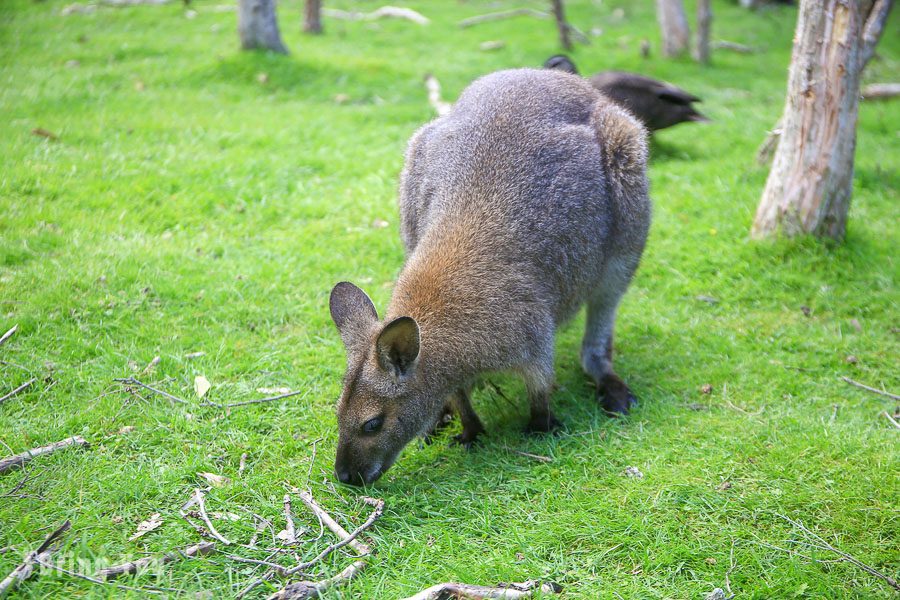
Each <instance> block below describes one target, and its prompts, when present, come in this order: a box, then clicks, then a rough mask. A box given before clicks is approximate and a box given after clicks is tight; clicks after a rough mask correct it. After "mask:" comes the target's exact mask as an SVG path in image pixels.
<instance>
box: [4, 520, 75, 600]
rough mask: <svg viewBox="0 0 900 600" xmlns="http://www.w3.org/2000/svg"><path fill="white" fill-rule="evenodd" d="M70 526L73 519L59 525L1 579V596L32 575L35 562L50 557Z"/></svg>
mask: <svg viewBox="0 0 900 600" xmlns="http://www.w3.org/2000/svg"><path fill="white" fill-rule="evenodd" d="M70 527H72V523H71V521H68V520H67V521H66V522H65V523H63V524H62V525H60V526H59V527H57V528H56V529H55V530H54V531H53V532H52V533H51V534H50V535H48V536H47V537H46V538H45V539H44V542H43V543H42V544H41V545H40V546H38V547H37V549H36V550H33V551H32V552H29V553H28V554H27V555H25V559H24V560H23V561H22V564H20V565H19V566H18V567H16V568H15V569H13V570H12V572H11V573H10V574H9V575H7V576H6V577H5V578H4V579H3V581H0V598H2V597H3V596H5V595H6V593H7V592H8V591H9V590H11V589H12V588H14V587H16V586H17V585H19V584H20V583H21V582H23V581H25V580H26V579H28V578H29V577H31V574H32V572H33V571H34V565H35V564H41V561H42V560H46V559H48V558H50V554H51V553H52V552H53V546H54V544H55V543H56V542H57V541H58V540H59V539H60V538H62V536H63V534H65V533H66V532H67V531H68V530H69V528H70Z"/></svg>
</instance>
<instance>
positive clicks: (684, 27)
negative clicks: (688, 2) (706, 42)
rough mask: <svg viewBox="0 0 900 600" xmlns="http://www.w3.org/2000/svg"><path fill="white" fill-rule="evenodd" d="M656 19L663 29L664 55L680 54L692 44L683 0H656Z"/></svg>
mask: <svg viewBox="0 0 900 600" xmlns="http://www.w3.org/2000/svg"><path fill="white" fill-rule="evenodd" d="M656 19H657V20H658V21H659V28H660V30H661V31H662V41H663V43H662V53H663V56H678V55H679V54H683V53H685V52H687V51H688V50H689V48H690V45H691V28H690V27H689V26H688V20H687V16H686V15H685V13H684V2H683V1H682V0H656Z"/></svg>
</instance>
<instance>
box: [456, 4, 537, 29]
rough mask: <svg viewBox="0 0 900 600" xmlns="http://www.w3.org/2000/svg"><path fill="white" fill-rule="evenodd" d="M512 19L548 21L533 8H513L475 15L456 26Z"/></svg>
mask: <svg viewBox="0 0 900 600" xmlns="http://www.w3.org/2000/svg"><path fill="white" fill-rule="evenodd" d="M513 17H534V18H536V19H549V18H550V15H549V14H548V13H545V12H544V11H542V10H535V9H533V8H514V9H512V10H502V11H499V12H492V13H487V14H485V15H477V16H474V17H469V18H468V19H463V20H462V21H460V22H459V23H457V25H459V26H460V27H462V28H466V27H471V26H472V25H478V24H480V23H487V22H489V21H501V20H503V19H511V18H513Z"/></svg>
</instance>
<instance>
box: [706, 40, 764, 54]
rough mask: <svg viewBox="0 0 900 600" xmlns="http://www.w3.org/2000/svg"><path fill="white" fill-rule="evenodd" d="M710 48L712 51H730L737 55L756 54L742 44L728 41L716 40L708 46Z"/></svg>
mask: <svg viewBox="0 0 900 600" xmlns="http://www.w3.org/2000/svg"><path fill="white" fill-rule="evenodd" d="M710 47H711V48H712V49H713V50H731V51H732V52H737V53H738V54H753V53H754V52H756V50H754V49H753V48H751V47H750V46H745V45H744V44H738V43H737V42H729V41H728V40H716V41H715V42H712V43H711V44H710Z"/></svg>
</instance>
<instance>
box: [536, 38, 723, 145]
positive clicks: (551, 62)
mask: <svg viewBox="0 0 900 600" xmlns="http://www.w3.org/2000/svg"><path fill="white" fill-rule="evenodd" d="M544 68H546V69H556V70H558V71H565V72H567V73H572V74H573V75H577V74H578V69H577V68H576V67H575V64H574V63H573V62H572V61H571V60H569V57H567V56H564V55H562V54H559V55H557V56H551V57H550V58H548V59H547V61H546V62H545V63H544ZM588 81H590V82H591V85H593V86H594V87H595V88H597V89H598V90H600V91H601V92H602V93H603V94H605V95H606V96H608V97H609V98H611V99H612V100H614V101H616V102H618V103H619V104H621V105H622V106H624V107H625V108H627V109H628V110H630V111H631V113H632V114H633V115H634V116H635V117H637V118H638V119H640V120H641V122H642V123H643V124H644V126H646V127H647V129H649V130H650V131H656V130H658V129H665V128H666V127H671V126H672V125H677V124H678V123H686V122H689V121H709V119H708V118H706V117H705V116H703V115H702V114H700V113H699V112H697V111H696V110H695V109H694V107H693V106H691V105H692V104H693V103H694V102H700V101H701V100H700V98H698V97H697V96H694V95H693V94H689V93H687V92H686V91H684V90H683V89H681V88H679V87H676V86H674V85H672V84H670V83H664V82H662V81H657V80H655V79H651V78H649V77H644V76H643V75H638V74H637V73H626V72H624V71H601V72H600V73H597V74H596V75H594V76H593V77H590V78H588Z"/></svg>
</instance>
